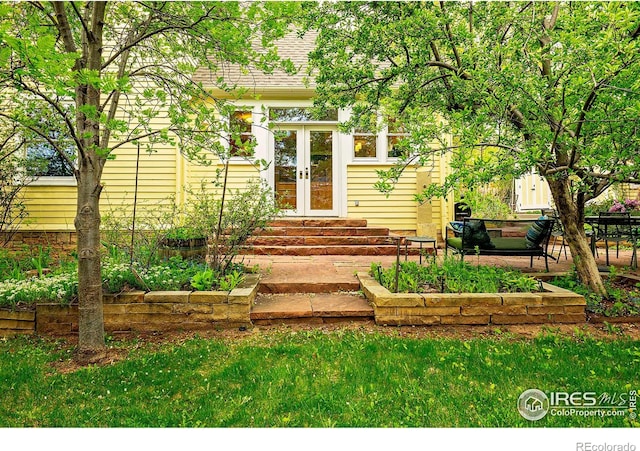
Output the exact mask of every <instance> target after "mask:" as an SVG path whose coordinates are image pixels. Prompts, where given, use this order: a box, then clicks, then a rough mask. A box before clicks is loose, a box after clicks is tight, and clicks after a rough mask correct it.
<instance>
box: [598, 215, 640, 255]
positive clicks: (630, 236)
mask: <svg viewBox="0 0 640 451" xmlns="http://www.w3.org/2000/svg"><path fill="white" fill-rule="evenodd" d="M595 234H596V237H595V240H596V242H598V241H604V247H605V252H606V262H607V266H609V242H610V241H611V242H614V243H616V258H618V257H619V256H620V243H621V242H625V241H626V242H629V243H631V244H632V246H633V255H632V256H631V265H633V264H634V262H635V261H636V239H637V237H636V236H635V235H636V233H635V232H634V230H633V228H632V227H631V217H630V215H629V213H617V212H603V213H600V214H599V215H598V225H597V227H596V229H595Z"/></svg>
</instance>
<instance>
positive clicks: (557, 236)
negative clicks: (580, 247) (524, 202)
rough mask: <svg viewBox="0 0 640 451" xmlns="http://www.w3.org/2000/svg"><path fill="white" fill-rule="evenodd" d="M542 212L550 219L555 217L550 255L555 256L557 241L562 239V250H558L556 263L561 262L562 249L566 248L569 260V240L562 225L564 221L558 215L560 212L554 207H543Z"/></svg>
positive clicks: (565, 254) (566, 258) (565, 256)
mask: <svg viewBox="0 0 640 451" xmlns="http://www.w3.org/2000/svg"><path fill="white" fill-rule="evenodd" d="M540 214H541V215H542V216H546V217H547V218H549V219H554V220H555V222H554V223H553V229H552V230H551V236H552V237H553V242H552V243H551V253H550V254H549V255H551V256H553V251H554V249H555V248H556V243H557V242H558V241H560V244H559V246H560V251H559V252H558V258H557V259H556V263H560V256H561V255H562V250H563V249H564V258H565V260H568V259H569V257H568V256H567V242H566V241H565V240H564V227H563V226H562V222H561V221H560V217H559V216H558V212H557V211H556V210H554V209H553V208H542V209H540Z"/></svg>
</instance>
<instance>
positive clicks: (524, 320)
mask: <svg viewBox="0 0 640 451" xmlns="http://www.w3.org/2000/svg"><path fill="white" fill-rule="evenodd" d="M550 320H551V319H550V318H549V315H491V323H492V324H543V323H546V322H550Z"/></svg>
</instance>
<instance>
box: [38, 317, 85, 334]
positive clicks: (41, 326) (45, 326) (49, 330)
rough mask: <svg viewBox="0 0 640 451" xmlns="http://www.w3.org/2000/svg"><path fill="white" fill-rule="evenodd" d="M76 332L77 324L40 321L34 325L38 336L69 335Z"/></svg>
mask: <svg viewBox="0 0 640 451" xmlns="http://www.w3.org/2000/svg"><path fill="white" fill-rule="evenodd" d="M76 330H77V324H76V325H75V327H74V324H73V323H56V322H51V321H40V319H38V323H37V324H36V332H37V333H39V334H52V335H69V334H71V333H73V332H75V331H76Z"/></svg>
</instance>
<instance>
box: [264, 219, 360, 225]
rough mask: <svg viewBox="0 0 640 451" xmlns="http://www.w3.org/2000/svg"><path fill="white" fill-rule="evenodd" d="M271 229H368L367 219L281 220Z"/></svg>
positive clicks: (275, 221) (274, 221)
mask: <svg viewBox="0 0 640 451" xmlns="http://www.w3.org/2000/svg"><path fill="white" fill-rule="evenodd" d="M270 227H367V220H366V219H353V218H280V219H275V220H273V221H272V222H271V223H270Z"/></svg>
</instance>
